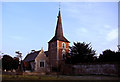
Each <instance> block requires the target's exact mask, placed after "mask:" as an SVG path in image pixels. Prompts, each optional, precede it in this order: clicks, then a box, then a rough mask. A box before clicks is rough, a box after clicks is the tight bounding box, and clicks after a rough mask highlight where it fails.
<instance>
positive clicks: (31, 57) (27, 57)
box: [24, 50, 48, 62]
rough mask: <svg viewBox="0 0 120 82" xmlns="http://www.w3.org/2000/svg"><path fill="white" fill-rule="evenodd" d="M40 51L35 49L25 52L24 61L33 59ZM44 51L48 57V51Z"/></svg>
mask: <svg viewBox="0 0 120 82" xmlns="http://www.w3.org/2000/svg"><path fill="white" fill-rule="evenodd" d="M40 51H41V50H39V51H35V52H31V53H29V54H27V56H26V57H25V59H24V61H25V62H29V61H34V60H35V58H36V57H37V55H38V54H39V52H40ZM44 53H45V54H46V56H47V57H48V51H45V52H44Z"/></svg>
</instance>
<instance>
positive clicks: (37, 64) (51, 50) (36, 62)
mask: <svg viewBox="0 0 120 82" xmlns="http://www.w3.org/2000/svg"><path fill="white" fill-rule="evenodd" d="M69 43H70V42H69V41H68V40H67V39H66V38H65V37H64V35H63V29H62V20H61V12H60V8H59V13H58V16H57V25H56V30H55V35H54V37H53V38H52V39H51V40H50V41H49V42H48V51H46V52H44V51H43V50H40V51H37V52H33V53H30V54H27V56H26V57H25V59H24V64H25V65H24V66H25V68H29V69H31V70H32V71H39V72H42V71H41V70H44V71H47V70H46V68H47V69H49V70H50V72H52V71H55V70H56V69H57V68H58V66H59V65H60V64H61V62H62V60H63V59H64V58H65V55H66V53H68V52H69ZM31 58H32V59H31ZM28 66H29V67H28Z"/></svg>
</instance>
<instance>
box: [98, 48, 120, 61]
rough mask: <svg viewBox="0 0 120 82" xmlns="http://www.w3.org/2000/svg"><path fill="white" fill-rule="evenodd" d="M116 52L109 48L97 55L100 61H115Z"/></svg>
mask: <svg viewBox="0 0 120 82" xmlns="http://www.w3.org/2000/svg"><path fill="white" fill-rule="evenodd" d="M117 58H118V56H117V54H116V53H115V52H114V51H111V50H110V49H107V50H105V51H103V53H102V54H100V56H99V61H100V62H115V61H117Z"/></svg>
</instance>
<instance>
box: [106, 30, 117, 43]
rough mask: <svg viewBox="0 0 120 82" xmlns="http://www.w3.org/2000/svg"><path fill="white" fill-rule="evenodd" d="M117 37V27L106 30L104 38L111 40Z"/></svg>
mask: <svg viewBox="0 0 120 82" xmlns="http://www.w3.org/2000/svg"><path fill="white" fill-rule="evenodd" d="M117 38H118V29H112V30H111V31H110V32H108V34H107V37H106V40H107V41H112V40H115V39H117Z"/></svg>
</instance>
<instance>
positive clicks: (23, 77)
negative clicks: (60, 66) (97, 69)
mask: <svg viewBox="0 0 120 82" xmlns="http://www.w3.org/2000/svg"><path fill="white" fill-rule="evenodd" d="M1 77H2V80H120V78H118V77H112V76H95V75H92V76H63V75H59V77H57V76H55V75H54V76H53V75H44V76H43V75H42V76H38V75H2V76H1Z"/></svg>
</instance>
